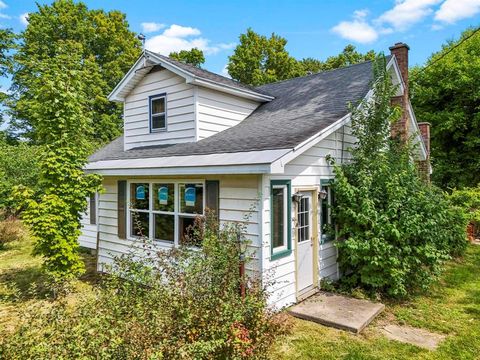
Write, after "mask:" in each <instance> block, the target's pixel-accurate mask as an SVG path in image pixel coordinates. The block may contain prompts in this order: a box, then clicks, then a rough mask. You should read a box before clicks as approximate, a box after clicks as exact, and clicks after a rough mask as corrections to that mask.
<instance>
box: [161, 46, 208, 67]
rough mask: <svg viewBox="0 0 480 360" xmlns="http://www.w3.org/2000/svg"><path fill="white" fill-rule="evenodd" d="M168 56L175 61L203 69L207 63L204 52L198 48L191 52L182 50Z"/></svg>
mask: <svg viewBox="0 0 480 360" xmlns="http://www.w3.org/2000/svg"><path fill="white" fill-rule="evenodd" d="M168 56H169V57H171V58H172V59H174V60H177V61H181V62H184V63H185V64H189V65H193V66H196V67H201V66H202V64H203V63H204V62H205V56H203V51H202V50H200V49H197V48H193V49H191V50H180V51H179V52H171V53H170V55H168Z"/></svg>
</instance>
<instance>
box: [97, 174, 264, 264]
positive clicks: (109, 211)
mask: <svg viewBox="0 0 480 360" xmlns="http://www.w3.org/2000/svg"><path fill="white" fill-rule="evenodd" d="M176 178H177V179H183V177H176ZM195 178H196V179H206V180H219V181H220V199H219V200H220V201H219V203H220V208H219V218H220V221H221V223H226V222H234V223H242V224H245V237H246V238H247V239H248V241H249V242H250V247H249V254H250V255H251V257H252V261H251V262H250V263H249V264H248V265H247V270H249V271H250V272H255V273H258V272H259V269H260V263H261V262H260V254H261V244H260V226H259V210H258V199H259V192H258V189H259V186H258V181H259V177H258V176H256V175H239V176H233V177H232V176H215V177H214V176H206V177H201V176H196V177H195ZM155 179H158V180H159V181H165V180H166V179H168V178H152V180H155ZM184 179H185V180H188V177H185V178H184ZM117 180H119V179H117V178H104V182H103V186H104V189H105V191H104V192H103V193H101V194H100V195H99V206H98V217H99V270H100V271H104V270H105V264H109V263H111V261H112V259H113V257H114V256H119V255H121V254H125V253H128V252H129V251H130V250H132V249H133V248H132V246H134V245H135V243H134V242H133V241H131V240H127V239H119V238H118V236H117ZM158 248H159V249H167V248H168V246H167V245H164V246H162V245H159V246H158Z"/></svg>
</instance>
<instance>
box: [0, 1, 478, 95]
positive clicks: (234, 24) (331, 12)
mask: <svg viewBox="0 0 480 360" xmlns="http://www.w3.org/2000/svg"><path fill="white" fill-rule="evenodd" d="M39 2H40V3H50V1H47V2H44V1H41V0H40V1H39ZM84 2H85V3H87V5H88V6H89V7H90V8H103V9H105V10H111V9H118V10H120V11H122V12H124V13H126V14H127V19H128V22H129V23H130V27H131V29H132V30H133V31H135V32H143V33H144V34H145V35H146V36H147V48H149V49H150V50H153V51H158V52H161V53H164V54H168V53H169V52H170V51H172V50H180V49H182V48H187V49H188V48H191V47H193V46H197V47H199V48H201V49H202V50H204V52H205V54H206V58H207V62H206V64H205V67H206V68H207V69H209V70H211V71H214V72H217V73H222V71H224V67H225V64H226V63H227V61H228V56H229V55H230V54H231V53H232V51H233V48H234V47H235V44H236V43H237V42H238V35H239V34H240V33H242V32H244V31H245V30H246V29H247V28H248V27H252V28H253V29H254V30H255V31H257V32H259V33H262V34H267V35H268V34H270V33H272V32H275V33H277V34H279V35H281V36H284V37H285V38H287V40H288V45H287V48H288V50H289V52H290V53H291V54H292V55H293V56H295V57H296V58H303V57H314V58H318V59H325V58H327V57H328V56H330V55H335V54H338V53H339V52H340V51H341V50H342V49H343V48H344V47H345V45H347V44H349V43H352V44H354V45H356V46H357V48H358V49H359V50H360V51H362V52H365V51H368V50H370V49H374V50H376V51H385V52H388V46H390V45H392V44H394V43H395V42H399V41H403V42H406V43H408V44H409V45H410V49H411V52H410V59H411V60H410V61H411V65H414V64H422V63H424V61H425V60H426V59H427V58H428V56H429V55H430V54H431V53H432V52H434V51H437V50H439V49H440V47H441V44H442V43H444V42H445V41H446V40H450V39H454V38H458V36H459V35H460V33H461V32H462V30H464V29H465V28H467V27H468V26H478V25H480V0H397V1H394V0H391V1H389V0H384V1H380V0H371V1H365V0H360V1H340V0H337V1H302V0H297V1H291V0H290V1H283V0H275V1H248V0H243V1H227V0H222V1H216V0H215V1H181V0H174V1H144V0H116V1H114V0H106V1H101V0H96V1H95V0H86V1H84ZM35 10H36V5H35V1H33V0H15V1H14V0H3V1H0V25H1V26H3V27H12V28H14V29H15V30H16V31H21V30H22V29H24V28H25V26H26V24H27V20H26V19H27V17H26V14H28V13H29V12H32V11H35ZM3 85H4V86H5V85H7V84H6V83H4V84H3Z"/></svg>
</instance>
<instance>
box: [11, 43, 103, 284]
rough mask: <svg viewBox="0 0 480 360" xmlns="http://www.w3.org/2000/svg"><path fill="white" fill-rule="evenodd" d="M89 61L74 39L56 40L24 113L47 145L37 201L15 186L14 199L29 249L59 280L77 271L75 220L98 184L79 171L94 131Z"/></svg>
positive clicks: (91, 63) (92, 69) (92, 79)
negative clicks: (31, 246)
mask: <svg viewBox="0 0 480 360" xmlns="http://www.w3.org/2000/svg"><path fill="white" fill-rule="evenodd" d="M95 60H96V59H95V57H94V56H93V55H92V56H90V57H87V58H85V56H84V49H83V48H82V45H81V44H79V43H78V42H76V41H71V40H65V41H62V40H59V41H58V43H57V52H56V56H54V57H51V58H49V59H45V60H44V61H43V62H42V63H41V64H40V65H39V67H38V70H39V73H40V75H39V76H38V77H37V78H36V79H33V81H32V83H31V90H30V91H31V93H30V96H31V98H32V99H33V100H34V101H33V102H32V104H31V111H30V116H31V119H32V120H33V121H35V124H37V127H36V132H37V136H38V137H39V138H41V139H43V140H44V142H45V143H46V144H47V145H45V151H44V152H43V154H42V159H41V161H40V169H39V170H40V182H41V185H42V189H43V194H42V195H41V196H40V198H39V199H38V198H35V197H34V196H33V193H32V190H31V189H24V188H19V189H18V191H17V198H21V199H23V200H24V202H25V204H24V207H25V211H24V212H23V214H22V218H23V220H24V221H25V222H26V223H27V224H28V225H29V226H30V228H31V233H32V237H33V239H34V240H35V248H34V252H35V253H36V254H38V255H41V256H42V257H43V259H44V268H45V269H46V271H47V273H49V274H51V275H53V276H54V277H55V278H60V279H64V278H71V277H75V276H77V275H79V274H81V273H82V272H83V269H84V265H83V262H82V261H81V259H80V256H79V254H78V251H77V250H78V246H79V245H78V236H79V235H80V218H81V214H82V213H83V212H84V211H85V208H86V201H85V199H86V198H87V197H88V196H89V195H91V194H92V193H93V192H95V191H96V190H97V188H98V186H99V177H98V176H97V175H93V174H85V173H84V172H83V167H84V166H85V164H86V162H87V157H88V154H89V153H90V150H91V146H92V144H91V134H92V133H93V131H94V129H93V126H92V122H93V119H94V117H93V116H92V113H93V109H92V107H91V102H90V101H89V100H88V97H89V96H91V94H90V92H91V88H90V86H91V84H92V83H95V82H96V81H99V78H100V76H101V75H100V74H99V73H98V72H96V71H95V70H96V69H97V63H96V61H95Z"/></svg>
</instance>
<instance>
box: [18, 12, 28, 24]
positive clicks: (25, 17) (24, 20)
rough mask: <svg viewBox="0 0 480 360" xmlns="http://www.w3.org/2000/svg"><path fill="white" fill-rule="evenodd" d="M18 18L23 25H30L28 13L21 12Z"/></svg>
mask: <svg viewBox="0 0 480 360" xmlns="http://www.w3.org/2000/svg"><path fill="white" fill-rule="evenodd" d="M18 19H19V20H20V22H21V23H22V25H23V26H27V25H28V13H23V14H21V15H20V16H19V17H18Z"/></svg>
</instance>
